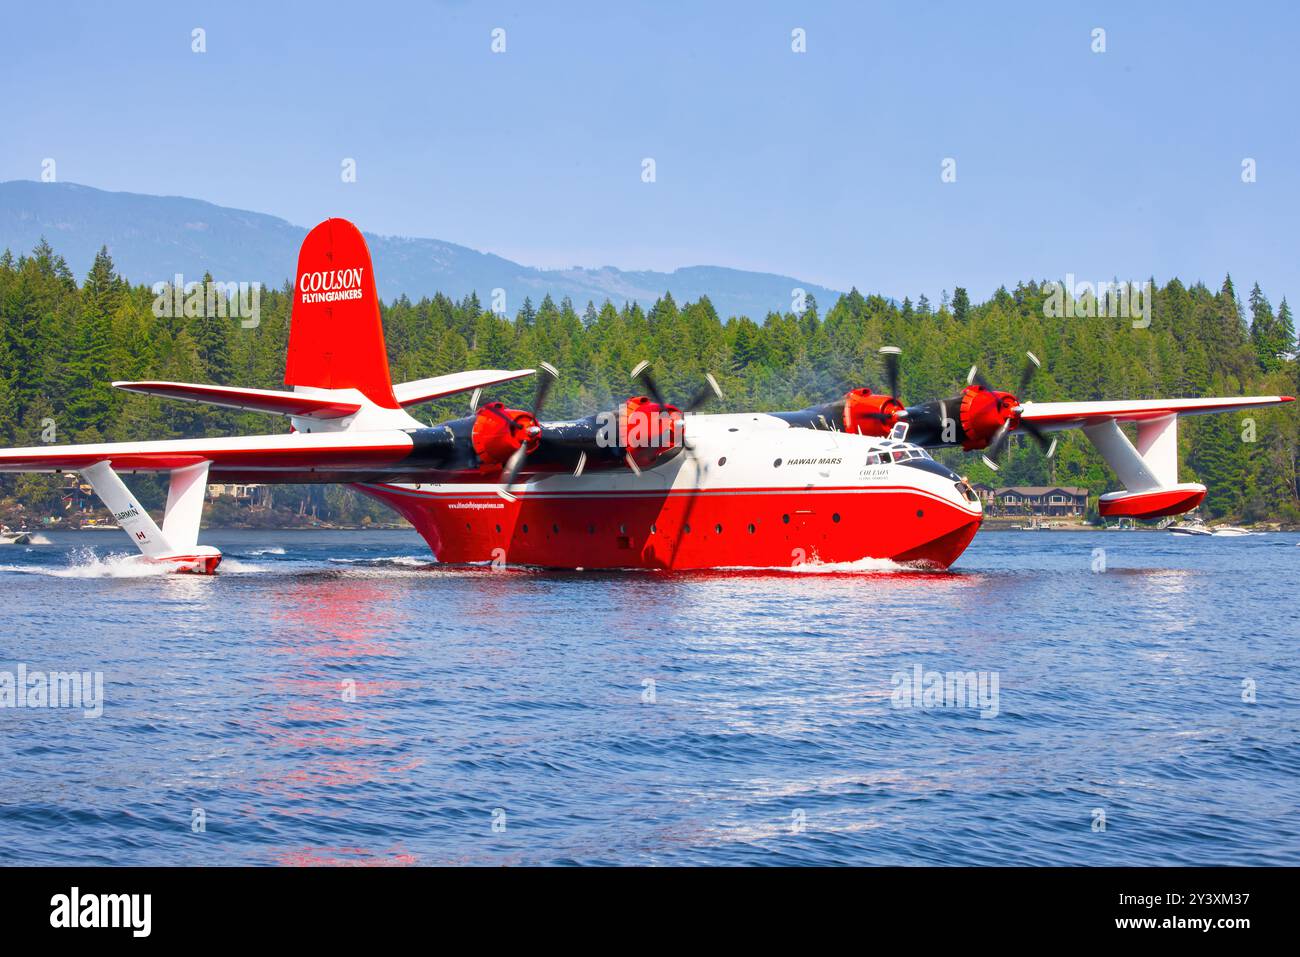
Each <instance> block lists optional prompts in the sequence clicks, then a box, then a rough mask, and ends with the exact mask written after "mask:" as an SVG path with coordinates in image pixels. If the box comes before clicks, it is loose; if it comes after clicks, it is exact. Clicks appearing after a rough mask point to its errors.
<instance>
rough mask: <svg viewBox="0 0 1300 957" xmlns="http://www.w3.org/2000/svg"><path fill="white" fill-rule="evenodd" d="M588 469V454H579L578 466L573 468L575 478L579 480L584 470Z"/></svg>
mask: <svg viewBox="0 0 1300 957" xmlns="http://www.w3.org/2000/svg"><path fill="white" fill-rule="evenodd" d="M586 467H587V453H586V452H579V453H578V464H577V465H575V466H574V467H573V477H574V478H577V477H578V476H579V475H581V474H582V470H583V469H585V468H586Z"/></svg>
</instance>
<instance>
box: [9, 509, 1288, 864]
mask: <svg viewBox="0 0 1300 957" xmlns="http://www.w3.org/2000/svg"><path fill="white" fill-rule="evenodd" d="M119 536H120V533H117V534H114V533H109V532H95V533H79V534H77V533H63V534H58V533H55V534H51V535H50V538H51V539H53V544H50V545H36V546H31V547H23V546H2V547H0V607H2V608H3V611H4V627H3V629H2V633H0V672H3V671H8V672H10V673H15V674H16V669H17V668H18V666H19V665H20V664H22V665H25V666H26V667H27V669H29V671H51V670H54V671H59V670H62V671H73V670H75V671H84V672H102V674H103V681H104V702H103V708H102V714H100V715H99V716H97V717H96V716H89V717H88V716H86V714H85V713H84V712H83V711H82V710H79V709H75V708H57V709H55V708H44V709H40V708H11V707H6V708H0V863H5V864H115V865H122V864H317V863H325V864H332V863H344V864H444V863H451V864H479V865H498V864H511V865H524V864H569V863H577V864H1094V865H1096V864H1168V865H1178V864H1284V863H1285V864H1297V863H1300V815H1298V814H1297V807H1298V806H1300V693H1298V689H1300V668H1298V667H1297V653H1296V639H1297V631H1298V630H1300V629H1297V627H1296V595H1297V594H1298V593H1300V548H1297V547H1296V546H1297V542H1300V536H1297V535H1294V534H1282V533H1271V534H1259V535H1253V536H1249V537H1245V538H1183V537H1180V536H1175V535H1171V534H1169V533H1164V532H1079V533H1067V532H1059V533H1058V532H989V531H986V532H982V533H981V534H980V535H979V536H978V537H977V538H976V540H975V542H974V544H973V545H972V546H971V548H970V550H969V551H968V552H967V553H966V554H965V555H964V556H963V557H962V559H961V560H960V561H959V562H958V564H957V565H956V566H955V567H954V569H953V570H952V571H950V572H946V573H936V572H913V571H905V570H898V569H893V568H889V567H884V568H877V567H859V568H848V569H844V568H840V569H831V570H825V569H822V570H809V569H802V570H798V571H787V572H779V573H758V572H749V571H742V570H735V571H730V572H715V573H693V574H653V573H553V572H542V571H536V570H526V569H507V570H503V571H494V570H491V569H488V568H444V567H439V566H438V565H436V564H434V563H433V562H432V560H431V559H430V557H429V554H428V551H427V549H426V548H425V547H424V545H423V543H422V542H421V540H420V539H419V538H418V537H417V536H416V535H414V534H413V533H408V532H336V531H322V532H213V533H209V534H207V535H206V540H207V541H210V542H211V543H213V544H215V545H217V546H218V547H220V548H221V549H222V550H223V551H224V552H225V553H226V555H227V556H228V557H227V561H226V563H225V565H223V567H222V570H221V573H220V574H219V575H218V576H216V577H215V578H212V579H203V578H190V577H182V576H162V575H154V574H145V575H141V574H138V573H137V572H136V571H135V570H133V569H132V567H131V565H130V564H129V563H126V562H123V561H121V560H120V559H119V558H118V557H115V556H124V555H125V554H126V553H127V552H128V551H130V546H129V544H128V543H127V542H126V541H125V539H123V538H121V537H119ZM1099 549H1100V550H1102V551H1098V550H1099ZM1103 569H1104V570H1103ZM918 667H919V668H920V673H921V675H922V676H923V683H924V681H925V680H928V679H926V678H925V676H926V675H927V673H930V672H938V673H939V674H940V675H941V676H943V675H944V674H945V673H947V672H962V673H965V672H976V673H977V677H982V678H983V679H984V681H985V685H984V688H985V691H986V692H991V689H992V685H991V683H990V682H991V681H992V680H993V679H994V678H996V680H997V689H996V691H997V693H996V696H995V697H993V698H990V697H988V696H986V698H985V700H984V702H983V704H982V705H981V703H980V702H979V701H978V700H970V699H967V700H965V701H960V700H957V699H956V698H950V699H949V700H942V697H941V699H940V700H937V701H936V700H931V701H929V702H928V703H927V702H926V700H925V699H924V697H923V696H919V695H918V697H917V698H916V699H915V700H914V699H913V698H912V696H911V695H910V694H907V695H901V697H900V695H896V694H895V689H896V688H897V687H899V686H900V682H901V680H902V678H901V677H900V676H904V675H906V676H908V677H909V678H910V676H912V675H913V674H915V673H916V672H915V669H917V668H918ZM1252 697H1253V700H1249V699H1251V698H1252ZM900 704H901V705H904V706H902V707H900V706H899V705H900ZM994 705H995V706H994Z"/></svg>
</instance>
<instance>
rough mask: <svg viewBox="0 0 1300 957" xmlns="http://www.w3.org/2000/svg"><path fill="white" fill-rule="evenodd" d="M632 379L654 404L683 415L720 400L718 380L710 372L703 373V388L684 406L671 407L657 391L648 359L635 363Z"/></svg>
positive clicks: (656, 384)
mask: <svg viewBox="0 0 1300 957" xmlns="http://www.w3.org/2000/svg"><path fill="white" fill-rule="evenodd" d="M632 379H633V381H635V382H639V383H641V385H643V386H644V387H645V391H646V395H648V396H650V398H652V399H654V400H655V402H656V403H658V404H659V405H662V406H665V407H671V408H674V409H680V411H681V412H682V413H683V414H685V415H689V414H691V413H692V412H695V411H696V410H697V409H699V408H700V407H701V406H703V405H704V404H705V403H706V402H710V401H712V400H713V399H715V398H718V399H721V398H722V389H721V387H720V386H719V385H718V380H717V379H715V378H713V373H711V372H706V373H704V379H705V382H706V383H707V384H706V385H705V386H704V388H702V389H700V391H699V392H697V393H696V394H695V396H694V397H693V398H692V399H691V401H690V402H688V403H687V404H686V405H685V406H675V405H672V403H671V402H669V401H668V400H667V399H665V398H664V394H663V392H661V391H660V389H659V383H657V382H656V381H655V378H654V376H653V375H651V374H650V360H649V359H643V360H642V361H641V362H639V363H637V367H636V368H635V369H633V370H632Z"/></svg>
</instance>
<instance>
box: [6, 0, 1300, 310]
mask: <svg viewBox="0 0 1300 957" xmlns="http://www.w3.org/2000/svg"><path fill="white" fill-rule="evenodd" d="M115 6H116V5H106V4H98V3H81V4H71V5H69V4H60V5H57V7H56V5H53V4H44V5H42V4H23V5H21V6H19V5H10V6H9V7H8V8H7V9H6V11H5V13H4V21H5V29H6V35H7V41H8V42H7V43H6V44H5V55H4V57H3V58H2V59H0V80H2V81H3V89H4V90H5V93H6V95H5V99H4V106H3V108H2V109H3V114H2V122H0V131H2V132H0V137H2V139H0V179H37V178H39V176H40V169H41V166H40V164H41V161H42V159H44V158H46V157H52V158H54V159H55V160H56V162H57V164H58V165H57V171H58V178H59V179H60V180H64V181H71V182H79V183H85V184H87V185H91V186H96V187H100V188H104V189H114V190H130V191H136V192H146V193H163V194H176V195H185V196H193V197H197V198H201V199H207V200H210V201H212V202H216V203H220V204H222V205H227V206H236V207H242V208H247V209H254V210H258V211H262V212H268V213H272V214H275V215H279V216H283V217H284V218H286V219H288V220H290V221H292V222H295V223H298V224H301V225H311V224H313V223H315V222H317V221H319V220H321V219H323V218H325V217H326V216H330V215H343V216H347V217H349V218H351V219H353V220H355V221H356V222H357V223H358V224H359V225H361V227H362V228H363V229H367V230H371V231H375V232H380V233H389V234H401V235H415V236H430V237H436V238H439V239H445V240H449V241H452V242H458V243H463V244H465V245H468V246H472V247H474V248H477V249H482V250H486V251H491V252H496V253H499V254H501V255H504V256H508V257H510V258H512V259H516V260H519V261H521V262H524V263H526V264H529V265H536V266H570V265H584V266H598V265H605V264H610V265H615V266H619V267H623V268H653V269H672V268H675V267H677V266H684V265H693V264H700V263H709V264H717V265H726V266H735V267H738V268H745V269H759V270H765V271H771V272H780V273H786V274H789V275H793V276H796V277H799V278H802V279H805V280H809V281H815V282H820V283H824V284H826V285H829V286H832V287H835V288H847V287H849V286H850V285H855V284H856V285H857V286H858V287H859V288H861V289H864V290H879V291H883V292H885V293H888V294H891V295H896V296H899V297H901V296H903V295H911V296H913V297H914V298H915V296H916V295H918V294H919V293H922V292H924V293H927V294H928V295H930V296H931V298H937V297H938V294H939V292H940V290H943V289H951V288H953V287H954V286H956V285H964V286H966V287H967V288H968V289H969V290H970V291H971V293H972V295H973V296H975V297H976V298H983V297H985V296H987V295H988V294H989V293H990V292H991V291H992V290H993V289H995V288H996V287H997V286H998V285H999V284H1000V283H1004V282H1005V283H1007V284H1014V282H1015V281H1016V280H1018V279H1021V278H1031V277H1058V276H1062V275H1064V274H1066V273H1074V274H1075V275H1076V276H1077V277H1078V278H1079V279H1089V280H1099V279H1109V278H1112V277H1118V278H1121V279H1128V278H1133V279H1138V278H1145V277H1147V276H1150V275H1154V276H1156V277H1157V278H1158V279H1164V278H1166V277H1169V276H1171V275H1178V276H1181V277H1183V278H1184V280H1185V281H1189V280H1195V279H1203V280H1205V281H1206V282H1208V283H1211V284H1213V285H1216V286H1217V284H1218V283H1219V282H1220V281H1221V280H1222V277H1223V273H1224V272H1225V271H1231V272H1232V274H1233V277H1234V279H1235V280H1236V281H1237V283H1238V288H1239V291H1240V292H1241V293H1242V294H1243V295H1244V294H1245V292H1246V290H1247V289H1248V288H1249V284H1250V283H1251V282H1253V281H1255V280H1258V281H1259V282H1260V283H1261V284H1262V285H1263V287H1264V289H1265V292H1266V293H1268V294H1269V296H1270V298H1271V299H1272V300H1273V302H1274V304H1276V303H1277V301H1278V300H1279V299H1280V298H1281V297H1282V295H1284V294H1289V295H1290V297H1291V299H1292V300H1293V301H1294V300H1295V299H1296V297H1297V295H1300V283H1297V279H1298V278H1300V256H1297V252H1298V250H1297V245H1296V237H1297V233H1298V226H1300V215H1298V214H1300V181H1298V176H1300V171H1298V170H1297V156H1298V153H1297V145H1300V144H1298V143H1297V139H1298V137H1300V133H1298V132H1297V131H1298V130H1300V125H1298V124H1297V122H1296V120H1297V105H1296V104H1297V97H1296V89H1297V66H1296V64H1295V61H1294V59H1293V56H1294V50H1295V43H1296V38H1297V36H1300V30H1298V29H1297V27H1298V26H1300V23H1298V22H1297V21H1300V14H1297V12H1295V10H1294V8H1293V7H1292V6H1291V5H1290V4H1284V3H1276V4H1271V3H1252V4H1239V5H1227V4H1221V5H1217V6H1212V5H1209V4H1195V3H1155V2H1151V3H1141V4H1125V3H1089V2H1078V3H1059V4H1048V3H1024V4H993V5H986V4H976V3H967V4H959V3H945V2H911V3H904V2H897V3H873V4H866V3H833V2H818V3H812V4H810V3H794V2H789V3H675V2H646V3H636V4H633V3H618V4H614V3H608V2H604V3H560V2H556V3H545V4H542V3H516V4H507V3H491V2H485V3H471V2H450V3H448V2H444V3H429V2H424V3H409V4H406V3H392V4H390V3H383V2H380V0H376V2H373V3H368V4H353V3H348V4H332V3H326V2H313V3H295V4H275V3H266V2H262V3H257V4H243V3H231V2H221V3H215V2H214V3H184V4H182V3H157V4H147V3H140V4H132V5H130V6H129V7H128V8H120V7H119V8H117V9H114V7H115ZM195 27H202V28H204V29H205V30H206V33H207V52H206V53H203V54H195V53H193V52H191V30H192V29H193V28H195ZM497 27H501V28H504V29H505V31H506V52H504V53H502V54H493V53H492V52H491V49H490V44H491V31H492V30H493V29H494V28H497ZM1096 27H1101V28H1103V29H1105V31H1106V52H1105V53H1094V52H1092V49H1091V44H1092V36H1091V33H1092V31H1093V29H1094V28H1096ZM795 28H802V29H804V30H805V31H806V36H807V52H806V53H803V54H797V53H794V52H792V50H791V31H792V30H793V29H795ZM345 157H351V158H354V159H355V160H356V163H357V181H356V182H355V183H344V182H342V181H341V178H340V164H341V163H342V161H343V159H344V158H345ZM645 157H652V158H654V160H655V162H656V174H657V180H656V182H654V183H644V182H642V179H641V170H642V165H641V164H642V160H643V159H644V158H645ZM946 157H952V158H954V159H955V160H956V164H957V165H956V170H957V181H956V182H955V183H943V182H941V179H940V168H941V163H942V162H943V160H944V159H945V158H946ZM1246 157H1251V158H1253V159H1255V161H1256V163H1257V171H1258V172H1257V176H1258V179H1257V182H1255V183H1252V184H1244V183H1242V181H1241V163H1242V160H1243V159H1244V158H1246Z"/></svg>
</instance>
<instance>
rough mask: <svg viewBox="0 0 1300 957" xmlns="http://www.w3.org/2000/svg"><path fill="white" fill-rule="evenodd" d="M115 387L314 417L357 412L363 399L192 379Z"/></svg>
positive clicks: (215, 403)
mask: <svg viewBox="0 0 1300 957" xmlns="http://www.w3.org/2000/svg"><path fill="white" fill-rule="evenodd" d="M113 387H114V388H117V389H124V390H126V391H127V392H138V393H141V394H142V395H157V396H162V397H163V398H167V399H180V400H181V401H182V402H202V403H204V404H206V405H217V406H221V407H223V408H227V409H242V410H244V411H247V412H270V413H273V414H275V415H292V416H299V417H302V418H311V419H341V418H345V417H347V416H349V415H355V414H356V413H357V412H358V411H359V410H360V409H361V403H360V402H353V401H348V400H346V399H343V398H332V397H329V396H313V395H310V394H306V393H302V392H276V391H273V390H270V389H241V388H237V387H235V386H226V385H196V384H194V383H192V382H114V383H113Z"/></svg>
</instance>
